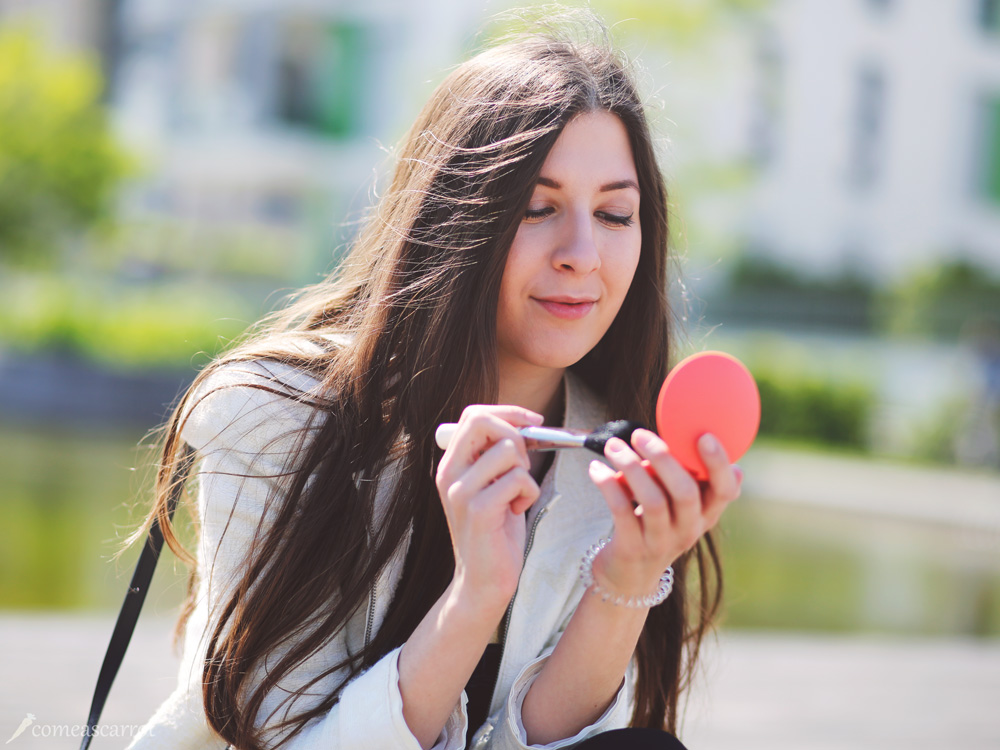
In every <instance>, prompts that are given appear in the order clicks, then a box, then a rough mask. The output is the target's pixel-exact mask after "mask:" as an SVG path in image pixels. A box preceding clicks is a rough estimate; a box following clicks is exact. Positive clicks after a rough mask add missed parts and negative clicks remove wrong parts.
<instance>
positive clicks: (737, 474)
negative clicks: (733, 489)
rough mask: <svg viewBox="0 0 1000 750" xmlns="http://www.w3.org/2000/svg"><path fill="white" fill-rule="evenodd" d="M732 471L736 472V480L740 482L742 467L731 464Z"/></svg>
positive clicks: (741, 479)
mask: <svg viewBox="0 0 1000 750" xmlns="http://www.w3.org/2000/svg"><path fill="white" fill-rule="evenodd" d="M733 471H734V472H735V474H736V481H737V482H742V481H743V469H741V468H740V467H739V466H737V465H736V464H733Z"/></svg>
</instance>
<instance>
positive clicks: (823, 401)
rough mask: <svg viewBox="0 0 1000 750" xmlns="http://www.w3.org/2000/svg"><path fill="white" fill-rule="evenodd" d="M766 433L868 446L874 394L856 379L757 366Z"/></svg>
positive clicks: (835, 443) (762, 422) (832, 444)
mask: <svg viewBox="0 0 1000 750" xmlns="http://www.w3.org/2000/svg"><path fill="white" fill-rule="evenodd" d="M754 377H755V378H756V380H757V387H758V388H759V389H760V401H761V419H760V434H761V435H762V436H767V437H773V438H783V439H791V440H796V441H803V442H811V443H816V444H820V445H831V446H840V447H845V448H855V449H859V450H863V449H865V448H866V447H867V442H868V425H869V422H870V419H871V412H872V408H873V405H874V400H875V399H874V394H872V393H871V391H870V390H869V389H868V388H866V387H865V386H863V385H860V384H856V383H831V382H828V381H825V380H823V379H821V378H818V377H815V376H809V375H802V374H794V373H793V374H785V373H783V372H779V371H777V370H774V371H766V370H764V371H762V370H760V369H755V370H754Z"/></svg>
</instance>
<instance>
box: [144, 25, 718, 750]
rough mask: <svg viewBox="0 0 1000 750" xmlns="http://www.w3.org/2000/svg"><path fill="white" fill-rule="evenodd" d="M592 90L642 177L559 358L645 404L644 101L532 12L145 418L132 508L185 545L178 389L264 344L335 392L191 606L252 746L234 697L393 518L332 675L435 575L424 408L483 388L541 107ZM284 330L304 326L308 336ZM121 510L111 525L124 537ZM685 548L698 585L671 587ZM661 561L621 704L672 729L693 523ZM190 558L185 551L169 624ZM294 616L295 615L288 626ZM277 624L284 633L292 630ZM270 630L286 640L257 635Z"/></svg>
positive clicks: (353, 589)
mask: <svg viewBox="0 0 1000 750" xmlns="http://www.w3.org/2000/svg"><path fill="white" fill-rule="evenodd" d="M600 32H601V33H599V34H598V37H603V29H600ZM600 110H603V111H608V112H611V113H613V114H615V115H617V116H618V117H619V118H620V119H621V121H622V122H623V123H624V125H625V128H626V130H627V131H628V135H629V140H630V143H631V147H632V152H633V155H634V159H635V166H636V171H637V174H638V179H639V186H640V189H641V195H642V200H641V202H640V208H639V220H640V224H641V227H642V248H641V253H640V259H639V264H638V268H637V270H636V273H635V277H634V280H633V282H632V285H631V288H630V289H629V292H628V294H627V296H626V299H625V301H624V304H623V305H622V308H621V311H620V312H619V314H618V316H617V318H616V319H615V321H614V323H613V324H612V326H611V328H610V330H609V331H608V332H607V334H606V335H605V336H604V337H603V339H602V340H601V341H600V342H599V343H598V345H597V346H596V347H595V348H594V349H593V350H592V351H591V352H590V353H588V354H587V355H586V356H585V357H584V358H583V359H582V360H581V361H580V362H578V363H577V364H575V365H574V366H573V370H574V371H575V372H576V373H578V374H579V375H580V376H581V377H582V378H583V379H584V380H585V382H587V384H588V385H589V386H590V387H591V388H592V389H593V390H594V391H595V392H596V393H598V394H599V395H600V396H601V397H603V398H604V399H605V401H606V402H607V405H608V409H609V413H610V414H614V415H615V416H616V417H620V418H629V419H637V420H640V421H643V422H645V423H646V424H653V423H654V422H655V420H654V413H653V409H654V402H655V398H656V393H657V390H658V388H659V386H660V384H661V383H662V382H663V379H664V377H665V375H666V373H667V369H668V360H669V343H670V328H671V322H672V321H671V315H670V310H669V306H668V303H667V297H666V283H667V263H668V256H667V196H666V189H665V186H664V182H663V178H662V176H661V174H660V171H659V168H658V165H657V159H656V155H655V149H654V145H653V140H652V138H651V136H650V131H649V126H648V123H647V120H646V114H645V111H644V107H643V105H642V102H641V100H640V98H639V95H638V93H637V91H636V87H635V84H634V81H633V77H632V75H631V73H630V71H629V67H628V65H627V64H626V63H625V62H623V60H622V59H621V58H620V56H619V54H618V53H617V52H615V51H614V49H613V48H612V47H611V45H610V44H608V43H606V42H605V41H603V40H602V39H601V38H598V39H597V40H596V41H595V40H594V39H592V38H591V39H589V40H587V41H575V40H574V39H573V38H569V37H560V36H554V35H552V34H551V33H544V34H541V33H537V32H536V33H534V34H529V35H525V36H522V37H519V38H517V39H513V40H507V41H505V42H504V43H502V44H499V45H497V46H495V47H493V48H491V49H488V50H487V51H485V52H482V53H480V54H479V55H477V56H475V57H473V58H472V59H470V60H469V61H467V62H466V63H464V64H462V65H461V66H459V67H458V68H456V69H455V70H454V71H453V72H452V73H451V74H450V75H449V76H448V77H447V78H446V79H445V81H444V82H443V83H442V84H441V85H440V86H438V88H437V89H436V90H435V91H434V93H433V94H432V96H431V98H430V101H429V102H428V103H427V105H426V106H425V107H424V109H423V111H422V112H421V113H420V115H419V116H418V118H417V120H416V122H415V123H414V125H413V127H412V128H411V129H410V130H409V132H408V133H407V134H406V136H405V138H404V141H403V144H402V147H401V149H400V151H399V154H398V159H397V164H396V167H395V171H394V173H393V177H392V180H391V184H390V185H389V187H388V189H387V190H386V192H385V194H384V197H383V198H382V199H381V201H380V202H379V204H378V205H377V206H376V208H375V209H374V211H373V212H372V213H371V215H370V217H369V219H368V221H367V222H366V224H365V225H364V227H363V229H362V231H361V233H360V234H359V236H358V238H357V239H356V241H355V242H354V244H353V247H352V250H351V253H350V255H349V256H348V258H347V259H346V261H345V262H344V263H343V264H342V265H341V267H340V269H339V270H338V272H336V273H335V274H334V275H333V276H331V277H330V278H329V279H327V280H325V281H323V282H322V283H320V284H317V285H315V286H313V287H311V288H309V289H307V290H305V291H304V292H303V293H302V294H301V295H300V296H299V297H298V298H297V299H296V300H295V301H293V302H292V303H291V304H290V305H289V306H288V307H287V308H286V309H285V310H284V311H282V312H281V313H279V314H277V315H275V316H273V317H272V318H270V319H268V320H267V321H265V324H264V325H262V326H261V327H260V328H259V329H258V331H257V332H256V333H255V334H253V335H252V336H250V337H248V338H247V340H245V341H244V342H242V343H241V344H239V345H238V346H236V347H235V348H234V349H233V350H232V351H230V352H229V353H228V354H226V355H224V356H222V357H220V358H219V359H217V360H216V361H214V362H213V363H212V364H210V365H209V366H208V367H206V368H205V369H204V370H203V371H202V372H201V373H199V375H198V377H197V378H196V380H195V382H194V384H193V385H192V386H191V388H190V389H189V390H188V391H187V393H186V394H185V395H184V397H183V398H182V399H181V401H180V402H179V404H178V405H177V408H176V409H175V411H174V413H173V414H172V416H171V418H170V420H169V422H168V423H167V425H166V426H165V428H164V429H165V438H164V441H163V453H162V459H161V463H160V466H159V470H158V478H157V487H156V500H155V504H154V506H153V508H152V511H151V513H150V515H149V517H148V518H147V524H146V526H147V527H148V525H149V524H151V523H152V521H153V519H157V520H158V521H159V522H160V524H161V525H162V526H163V528H164V535H165V537H166V540H167V542H168V544H169V545H170V547H171V549H173V550H174V552H175V553H177V554H178V555H179V556H180V557H181V558H182V559H184V560H186V561H188V562H189V563H191V564H192V565H193V566H194V564H195V560H194V558H193V557H192V556H191V555H189V554H188V553H187V552H186V551H185V550H184V549H183V548H182V545H181V544H180V542H179V541H178V539H177V536H176V535H175V533H174V530H173V528H172V526H171V524H170V523H169V520H168V517H167V504H166V498H167V494H168V492H169V489H170V487H169V485H170V484H171V482H172V481H175V482H183V481H185V477H183V476H180V477H177V476H175V469H176V468H177V465H178V461H179V457H180V455H181V452H182V448H183V446H182V440H181V438H180V433H181V430H182V429H183V427H184V420H185V416H186V414H188V413H189V412H190V410H191V409H192V408H193V407H194V405H195V404H194V403H193V402H194V400H195V399H194V397H193V394H194V392H195V391H196V390H197V389H198V388H199V386H200V385H201V384H203V383H204V382H205V381H206V379H207V378H209V377H210V375H211V374H212V373H213V372H215V371H217V370H218V368H221V367H225V366H227V365H229V364H231V363H233V362H238V361H261V360H264V361H281V362H283V363H286V364H290V365H292V366H293V367H296V368H299V369H302V370H305V371H308V372H310V373H312V374H314V375H315V377H316V378H317V379H319V380H320V381H321V383H322V389H321V392H322V393H323V394H336V398H322V397H317V396H316V395H315V394H313V395H312V396H310V397H309V398H308V401H309V403H310V404H312V405H313V406H314V407H315V413H316V415H317V418H316V420H315V421H314V423H313V425H312V426H311V427H312V430H311V432H310V437H309V440H308V441H305V440H303V449H302V450H301V451H300V452H299V453H298V455H297V457H296V459H295V462H294V464H289V465H288V466H287V467H286V471H285V472H283V475H282V476H283V484H282V486H281V491H280V494H277V495H276V496H275V498H274V499H275V501H276V505H277V515H276V517H275V520H274V522H273V524H272V525H271V526H270V528H268V529H265V530H263V531H262V533H261V534H260V535H259V538H258V539H257V540H256V542H255V544H254V545H252V548H251V549H250V550H249V551H248V553H247V563H246V567H245V568H244V570H245V571H246V572H245V575H244V576H243V579H242V580H241V582H240V583H239V585H238V586H237V587H236V589H235V592H234V594H233V595H232V598H231V599H230V600H229V601H228V603H227V604H226V606H225V607H224V608H223V609H222V611H221V613H220V616H219V619H218V621H216V622H214V624H213V625H212V626H211V628H210V629H211V633H210V634H209V644H208V652H207V656H206V661H205V664H204V674H203V677H204V705H205V712H206V715H207V717H208V721H209V722H210V724H211V726H212V727H213V728H214V730H215V731H216V732H218V733H219V734H220V735H221V736H222V737H223V738H225V739H226V740H227V741H229V742H230V743H232V744H233V745H235V746H237V747H240V748H242V749H243V750H258V748H261V747H262V744H263V739H262V738H263V735H262V732H261V727H259V726H257V725H256V719H257V716H258V710H259V709H260V706H261V705H262V703H263V701H264V698H265V696H266V695H267V693H268V692H269V691H270V690H272V689H274V688H275V686H276V685H277V684H278V682H279V681H280V680H281V678H282V677H283V676H284V675H286V674H287V673H288V672H289V671H291V670H293V669H294V668H296V667H297V666H298V665H300V664H301V663H303V662H304V661H306V660H307V659H308V658H309V657H310V656H311V655H312V654H313V653H314V652H315V650H316V649H317V648H319V647H320V646H321V645H322V644H323V642H324V641H325V640H327V639H328V638H330V637H331V635H332V634H335V633H337V632H339V631H340V630H342V629H343V628H344V627H345V624H346V623H347V621H348V620H349V619H350V618H351V616H352V615H354V614H355V612H357V611H358V609H359V608H360V607H363V606H364V604H365V603H366V601H367V598H368V596H369V592H370V590H371V588H372V585H373V583H374V581H375V580H376V577H377V576H378V574H379V572H380V571H381V570H382V569H383V568H384V567H385V565H386V564H387V562H388V561H389V559H390V557H391V556H392V555H393V553H394V551H396V550H397V548H398V547H399V546H400V544H401V543H402V542H403V541H404V537H405V535H406V534H407V532H408V530H409V529H410V527H411V526H412V536H411V537H410V539H411V542H410V543H409V546H408V548H407V552H406V558H405V563H404V566H403V573H402V580H401V582H400V584H399V586H398V587H397V589H396V593H395V595H394V597H393V599H392V601H391V604H390V606H389V608H388V611H387V614H386V617H385V620H384V622H383V624H382V626H381V627H380V628H379V630H378V631H377V633H375V634H374V637H373V638H372V640H371V642H370V643H368V644H366V646H365V647H364V648H363V649H362V650H361V651H360V652H359V653H356V654H353V655H352V656H351V657H349V658H347V659H345V661H344V662H343V663H342V664H340V665H337V666H336V667H335V669H343V668H347V669H348V670H349V678H350V677H353V676H354V675H356V674H359V673H360V672H361V671H363V670H364V669H366V668H367V667H369V666H370V665H372V664H374V663H375V662H376V661H377V660H378V659H379V658H381V657H382V656H383V655H385V654H386V653H388V652H389V651H391V650H392V649H393V648H395V647H397V646H399V645H400V644H402V643H403V642H404V641H406V639H407V638H408V637H409V636H410V634H411V633H412V632H413V630H414V628H415V627H416V625H417V624H418V623H419V622H420V620H421V619H422V618H423V617H424V616H425V614H426V613H427V611H428V610H429V609H430V607H431V606H432V604H433V603H434V602H435V600H436V599H437V598H438V597H439V596H440V595H441V593H442V592H443V591H444V590H445V588H446V587H447V585H448V582H449V580H450V579H451V576H452V575H453V572H454V557H453V555H452V552H451V544H450V541H449V535H448V529H447V525H446V521H445V516H444V513H443V511H442V508H441V503H440V500H439V498H438V495H437V491H436V488H435V485H434V475H435V471H436V466H437V462H438V460H439V459H440V455H439V454H440V451H439V450H438V449H437V448H436V446H435V445H434V439H433V434H434V427H435V426H436V425H437V424H439V423H440V422H445V421H457V419H458V417H459V415H460V413H461V411H462V409H463V408H464V407H465V406H466V405H468V404H472V403H496V400H497V395H498V374H497V353H496V348H497V345H496V335H497V332H496V307H497V299H498V290H499V287H500V281H501V276H502V274H503V270H504V265H505V262H506V256H507V251H508V249H509V248H510V245H511V242H512V240H513V237H514V234H515V233H516V231H517V228H518V225H519V223H520V220H521V218H522V216H523V214H524V211H525V208H526V206H527V204H528V201H529V200H530V197H531V193H532V190H533V187H534V184H535V182H536V180H537V178H538V175H539V172H540V170H541V167H542V163H543V162H544V160H545V158H546V156H547V154H548V152H549V150H550V149H551V148H552V145H553V143H554V142H555V140H556V138H558V136H559V134H560V132H561V131H562V128H563V127H564V126H565V125H566V123H567V122H569V121H570V120H571V119H572V118H573V117H575V116H576V115H579V114H581V113H585V112H591V111H600ZM330 333H341V334H346V335H345V336H344V337H343V342H342V344H341V345H339V346H336V347H330V346H329V345H328V339H327V338H326V337H325V335H326V334H330ZM296 342H312V343H314V344H317V345H319V347H323V348H319V347H317V348H315V349H314V351H320V352H321V353H318V354H309V353H307V352H308V351H310V350H309V349H306V348H305V347H301V346H294V344H295V343H296ZM273 390H274V392H276V393H280V394H283V395H286V396H288V397H289V398H296V399H299V400H303V399H305V398H306V397H305V396H304V395H303V394H295V395H288V391H287V389H285V388H277V387H276V388H274V389H273ZM391 459H392V460H395V459H398V460H399V472H400V480H399V481H398V483H397V484H396V488H395V490H394V491H393V492H392V494H391V497H390V500H389V502H388V505H387V509H386V511H385V512H384V514H380V516H379V517H378V518H377V519H376V518H375V517H374V514H373V500H374V485H375V484H376V482H371V481H368V482H366V481H358V480H359V479H362V478H375V477H378V476H379V474H380V473H381V472H382V470H383V469H384V468H385V466H386V465H387V462H388V461H389V460H391ZM307 480H308V481H307ZM371 529H375V530H376V531H375V533H371V534H370V533H369V530H371ZM141 531H142V530H140V532H137V533H136V534H135V535H133V537H132V538H133V539H138V538H141V536H140V533H141ZM692 560H693V561H694V562H695V563H696V565H697V573H698V575H697V579H698V584H699V585H698V587H697V589H698V597H697V600H696V601H694V602H688V596H687V594H688V592H687V590H686V589H687V586H686V585H685V584H686V578H687V576H686V573H687V572H688V567H689V563H690V562H691V561H692ZM674 569H675V573H676V578H677V582H676V586H675V593H674V594H673V595H672V596H671V597H670V598H668V599H667V601H666V602H665V603H664V604H662V605H660V606H658V607H656V608H654V609H653V610H652V611H651V612H650V613H649V617H648V619H647V621H646V625H645V628H644V630H643V632H642V635H641V637H640V639H639V643H638V647H637V653H636V660H637V664H638V670H637V691H636V705H635V710H634V713H633V716H632V724H633V725H634V726H643V727H659V728H666V729H668V730H670V731H676V719H677V716H676V714H677V702H678V696H679V695H680V693H681V692H682V691H683V690H684V689H686V687H687V685H688V684H689V682H690V678H691V676H692V674H693V670H694V667H695V663H696V660H697V655H698V650H699V646H700V644H701V640H702V637H703V635H704V634H705V632H706V630H707V628H708V627H709V626H710V624H711V622H712V619H713V618H714V616H715V614H716V611H717V609H718V606H719V602H720V599H721V590H722V589H721V567H720V564H719V559H718V555H717V552H716V547H715V545H714V543H713V540H712V536H711V535H710V534H706V535H705V536H704V537H703V538H702V540H701V541H700V542H699V544H698V545H697V546H696V547H695V548H693V549H692V550H691V551H690V552H689V553H687V554H686V555H685V556H683V557H682V558H681V559H680V560H678V561H677V562H676V563H675V564H674ZM196 576H197V568H196V566H194V569H193V570H192V574H191V583H190V587H189V592H190V593H189V599H188V606H187V607H186V608H185V612H184V613H183V614H182V616H181V619H180V621H179V623H178V632H180V631H181V629H182V628H183V627H184V624H185V621H186V616H187V614H188V613H189V612H190V609H191V604H192V602H193V598H192V597H193V593H194V586H195V583H196V580H197V579H196ZM251 582H252V583H253V585H252V586H251ZM304 623H310V625H312V626H313V627H311V628H310V629H309V630H308V632H307V633H306V634H305V635H304V636H303V635H302V630H303V624H304ZM293 635H295V636H296V637H299V638H300V640H298V641H292V640H291V637H292V636H293ZM289 642H293V643H294V646H293V647H292V648H291V649H284V650H281V651H280V652H279V651H278V647H279V646H287V644H288V643H289ZM275 652H279V653H280V654H281V656H280V658H278V659H274V657H273V654H274V653H275ZM265 654H272V661H269V664H268V670H267V674H266V675H265V677H264V678H263V679H262V680H261V681H259V682H254V681H253V679H252V678H251V675H253V674H254V667H255V665H258V664H259V662H260V660H261V659H262V658H263V656H264V655H265ZM273 661H277V663H276V664H273ZM272 664H273V666H272ZM333 671H334V670H333V669H331V670H330V671H329V672H327V673H325V674H327V675H329V674H332V673H333ZM338 698H339V688H338V689H337V690H335V691H334V692H333V693H332V694H330V695H327V696H325V698H324V699H323V700H321V701H320V702H319V703H318V705H315V707H313V708H312V709H311V710H309V711H307V712H304V713H301V714H299V715H296V716H293V717H292V718H290V719H288V720H287V721H285V722H283V723H282V724H279V725H277V726H279V727H284V728H286V729H287V730H288V733H289V734H288V736H293V735H294V734H296V733H297V732H298V731H301V729H302V728H303V727H304V725H305V724H306V722H308V721H309V720H311V719H313V718H315V717H318V716H321V715H322V714H324V713H326V712H327V711H329V710H330V708H331V707H332V706H333V705H334V704H335V703H336V702H337V700H338Z"/></svg>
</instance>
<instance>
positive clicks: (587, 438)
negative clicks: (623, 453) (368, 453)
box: [434, 419, 642, 456]
mask: <svg viewBox="0 0 1000 750" xmlns="http://www.w3.org/2000/svg"><path fill="white" fill-rule="evenodd" d="M641 427H642V425H641V424H640V423H639V422H630V421H628V420H626V419H618V420H615V421H614V422H605V423H604V424H602V425H601V426H600V427H598V428H597V429H596V430H594V431H593V432H584V431H582V430H566V429H563V428H561V427H522V428H521V429H519V430H518V432H519V433H520V434H521V436H522V437H523V438H524V442H525V445H526V447H527V448H528V450H529V451H555V450H559V449H560V448H587V449H588V450H592V451H593V452H594V453H596V454H597V455H599V456H603V455H604V446H605V444H606V443H607V442H608V441H609V440H610V439H611V438H613V437H618V438H621V439H622V440H624V441H625V442H626V443H629V444H631V441H632V433H633V432H635V431H636V430H638V429H640V428H641ZM457 429H458V425H457V424H455V423H454V422H446V423H445V424H442V425H438V428H437V431H436V432H435V433H434V439H435V440H436V441H437V444H438V447H439V448H440V449H441V450H446V449H447V448H448V445H449V444H451V439H452V437H454V435H455V431H456V430H457Z"/></svg>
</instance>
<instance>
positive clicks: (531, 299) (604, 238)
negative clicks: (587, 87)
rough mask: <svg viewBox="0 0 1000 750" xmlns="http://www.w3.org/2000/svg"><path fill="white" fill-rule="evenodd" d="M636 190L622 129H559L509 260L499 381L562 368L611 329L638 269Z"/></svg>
mask: <svg viewBox="0 0 1000 750" xmlns="http://www.w3.org/2000/svg"><path fill="white" fill-rule="evenodd" d="M641 241H642V230H641V228H640V226H639V187H638V178H637V175H636V170H635V162H634V160H633V157H632V148H631V146H630V145H629V141H628V134H627V131H626V130H625V126H624V125H623V124H622V122H621V120H619V119H618V117H617V116H615V115H613V114H611V113H609V112H606V111H600V112H590V113H587V114H583V115H579V116H577V117H576V118H574V119H573V120H571V121H570V122H569V123H568V124H567V125H566V127H565V128H564V129H563V131H562V133H561V134H560V135H559V138H558V139H557V140H556V142H555V145H554V146H553V147H552V150H551V151H550V152H549V155H548V157H547V158H546V160H545V163H544V165H543V166H542V171H541V176H540V177H539V180H538V183H537V184H536V185H535V190H534V193H533V194H532V197H531V202H530V203H529V204H528V209H527V212H526V213H525V215H524V217H523V219H522V220H521V225H520V227H519V228H518V230H517V235H516V236H515V238H514V243H513V244H512V245H511V248H510V253H509V255H508V256H507V265H506V266H505V268H504V273H503V279H502V281H501V283H500V301H499V305H498V308H497V340H498V344H499V362H500V370H501V373H502V374H503V373H505V372H506V373H511V374H513V373H515V372H521V373H525V367H526V366H528V367H534V368H544V369H562V368H565V367H568V366H569V365H572V364H573V363H575V362H578V361H579V360H580V359H582V358H583V356H584V355H585V354H586V353H587V352H589V351H590V350H591V349H592V348H593V347H594V346H595V345H596V344H597V342H598V341H600V340H601V337H602V336H603V335H604V334H605V332H606V331H607V330H608V328H609V327H610V325H611V323H612V321H613V320H614V319H615V315H617V314H618V310H619V309H620V308H621V305H622V302H623V301H624V299H625V295H626V293H627V292H628V289H629V285H630V284H631V283H632V277H633V275H634V274H635V269H636V266H637V265H638V262H639V248H640V245H641Z"/></svg>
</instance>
